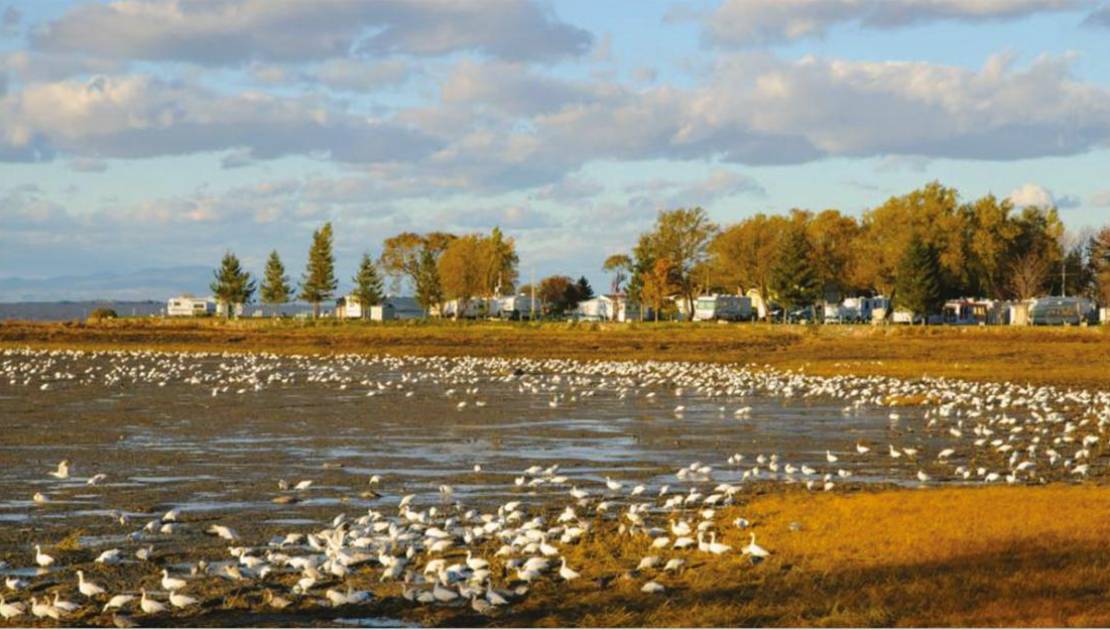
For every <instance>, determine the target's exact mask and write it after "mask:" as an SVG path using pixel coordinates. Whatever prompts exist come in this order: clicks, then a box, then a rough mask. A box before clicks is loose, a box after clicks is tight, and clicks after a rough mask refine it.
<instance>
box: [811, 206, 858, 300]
mask: <svg viewBox="0 0 1110 630" xmlns="http://www.w3.org/2000/svg"><path fill="white" fill-rule="evenodd" d="M805 229H806V236H807V238H808V240H809V243H810V251H811V254H810V258H811V261H812V263H813V269H814V272H815V273H816V275H817V280H818V286H819V288H820V291H821V294H822V295H824V294H833V295H836V296H839V297H845V296H846V295H847V294H849V293H851V292H853V291H855V290H856V288H857V287H855V286H854V284H853V282H852V281H853V279H854V278H855V277H856V271H855V269H856V264H857V260H856V248H855V244H856V242H857V241H858V239H859V235H860V226H859V222H857V221H856V219H855V218H854V217H850V216H846V215H844V214H841V213H840V211H838V210H825V211H823V212H820V213H818V214H816V215H814V216H812V217H811V218H808V220H806V221H805Z"/></svg>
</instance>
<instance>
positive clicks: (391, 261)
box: [378, 232, 455, 291]
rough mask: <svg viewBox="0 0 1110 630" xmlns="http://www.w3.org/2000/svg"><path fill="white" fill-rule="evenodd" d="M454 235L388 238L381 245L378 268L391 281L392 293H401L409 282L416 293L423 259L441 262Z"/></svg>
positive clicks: (440, 234)
mask: <svg viewBox="0 0 1110 630" xmlns="http://www.w3.org/2000/svg"><path fill="white" fill-rule="evenodd" d="M454 239H455V235H453V234H448V233H446V232H429V233H427V234H417V233H415V232H403V233H401V234H398V235H396V236H391V237H390V238H387V239H386V240H385V242H384V243H382V254H381V256H379V257H378V265H379V266H380V267H381V269H382V271H383V272H384V273H385V274H386V275H387V276H389V278H390V279H391V281H392V285H393V290H394V291H400V290H401V283H402V282H403V281H405V280H408V281H409V283H410V284H411V286H412V287H413V289H414V290H415V288H416V284H417V278H418V277H419V276H420V274H421V269H422V258H423V256H424V253H425V252H428V253H430V254H431V256H432V258H433V259H436V260H438V259H439V256H440V254H442V253H443V252H444V250H446V249H447V245H448V244H450V242H451V241H452V240H454Z"/></svg>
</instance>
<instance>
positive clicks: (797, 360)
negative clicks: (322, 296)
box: [0, 319, 1110, 387]
mask: <svg viewBox="0 0 1110 630" xmlns="http://www.w3.org/2000/svg"><path fill="white" fill-rule="evenodd" d="M26 345H31V346H35V347H46V348H85V349H106V348H156V349H163V350H209V351H223V350H233V351H236V350H237V351H251V350H254V351H259V350H267V351H274V352H298V353H333V352H355V353H391V354H414V355H424V356H428V355H462V354H468V355H484V356H492V355H497V356H509V357H517V356H521V357H536V358H553V357H554V358H571V359H636V360H643V359H658V360H678V361H711V362H729V363H733V362H735V363H757V364H760V365H763V364H769V365H773V366H776V367H779V368H788V369H804V370H806V371H807V372H809V373H815V374H824V375H833V374H846V373H850V374H878V375H889V376H900V377H920V376H923V375H931V376H950V377H958V378H968V379H976V380H994V381H997V380H1009V381H1016V382H1032V383H1039V384H1041V383H1043V384H1053V385H1069V386H1084V387H1107V386H1110V334H1108V331H1107V329H1106V328H1055V329H1049V328H1016V327H1014V328H1011V327H989V328H986V327H980V328H976V327H928V328H922V327H913V328H911V327H905V326H888V327H872V326H810V327H805V326H768V325H765V324H740V325H727V326H726V325H714V324H700V325H692V324H659V325H656V324H633V325H624V324H578V325H568V324H526V323H525V324H513V323H497V322H480V323H454V322H435V323H414V322H399V323H390V324H380V323H379V324H375V323H361V322H335V321H321V322H299V321H269V320H267V321H257V320H248V321H237V322H223V321H219V320H160V319H120V320H105V321H101V322H93V323H80V324H77V323H67V324H56V323H53V324H51V323H28V322H4V323H2V324H0V347H18V346H26Z"/></svg>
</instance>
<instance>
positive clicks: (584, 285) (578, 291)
mask: <svg viewBox="0 0 1110 630" xmlns="http://www.w3.org/2000/svg"><path fill="white" fill-rule="evenodd" d="M574 296H575V298H577V301H578V302H585V301H586V300H592V299H593V297H594V288H593V287H591V286H590V281H589V280H587V279H586V276H581V277H579V278H578V282H576V283H574Z"/></svg>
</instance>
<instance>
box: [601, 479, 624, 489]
mask: <svg viewBox="0 0 1110 630" xmlns="http://www.w3.org/2000/svg"><path fill="white" fill-rule="evenodd" d="M605 487H607V488H609V489H610V490H612V491H613V492H616V491H618V490H620V489H621V488H623V487H624V484H623V483H621V482H619V481H613V480H612V479H610V478H609V477H606V478H605Z"/></svg>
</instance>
